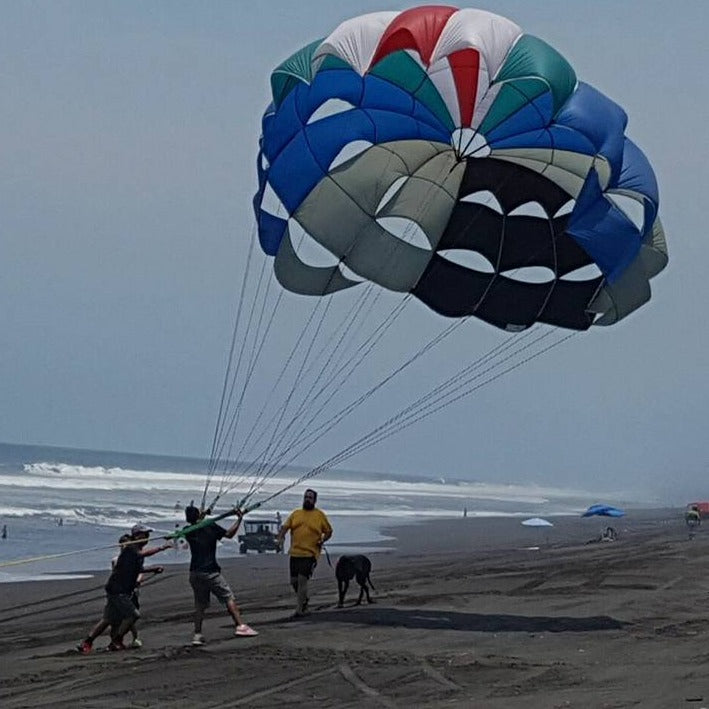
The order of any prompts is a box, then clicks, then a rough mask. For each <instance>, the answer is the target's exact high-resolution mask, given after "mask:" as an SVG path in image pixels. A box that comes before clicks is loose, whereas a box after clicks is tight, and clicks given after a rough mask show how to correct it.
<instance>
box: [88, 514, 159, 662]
mask: <svg viewBox="0 0 709 709" xmlns="http://www.w3.org/2000/svg"><path fill="white" fill-rule="evenodd" d="M152 531H153V530H152V529H151V528H150V527H146V526H144V525H142V524H136V525H134V526H133V528H132V529H131V532H130V536H129V538H128V539H127V540H126V541H124V542H123V544H122V548H121V552H120V554H119V555H118V558H117V559H116V563H115V565H114V566H113V571H112V572H111V575H110V576H109V578H108V581H107V582H106V586H105V588H106V606H105V608H104V611H103V618H102V619H101V620H100V621H99V622H98V623H96V625H95V626H94V627H93V629H92V630H91V632H90V633H89V634H88V635H87V636H86V638H85V639H84V640H83V641H82V642H81V643H80V644H79V646H78V650H79V652H81V653H82V654H84V655H88V654H89V653H90V652H91V650H92V648H93V644H94V640H96V638H97V637H98V636H99V635H101V633H103V631H104V630H105V629H106V628H107V627H108V626H109V625H110V626H111V642H110V643H109V645H108V649H109V650H125V645H124V644H123V637H124V636H125V634H126V633H127V632H128V631H129V630H131V628H132V627H133V626H134V625H135V622H136V621H137V620H138V618H139V617H140V612H139V611H138V609H137V607H136V605H135V603H134V598H133V594H134V593H135V589H136V586H137V585H138V578H139V577H140V575H141V574H142V573H155V574H160V573H162V571H163V568H162V566H151V567H148V568H144V567H143V562H144V560H145V559H146V558H147V557H149V556H153V554H157V553H159V552H161V551H164V550H165V549H170V548H171V547H172V545H171V544H163V545H162V546H159V547H151V548H150V549H146V548H145V546H146V544H147V543H148V540H149V538H150V532H152ZM122 538H123V537H122Z"/></svg>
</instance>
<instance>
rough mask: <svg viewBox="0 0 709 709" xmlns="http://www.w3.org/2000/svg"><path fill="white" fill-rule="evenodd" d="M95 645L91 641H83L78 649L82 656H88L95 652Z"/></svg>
mask: <svg viewBox="0 0 709 709" xmlns="http://www.w3.org/2000/svg"><path fill="white" fill-rule="evenodd" d="M93 647H94V646H93V643H92V642H91V641H90V640H82V641H81V642H80V643H79V644H78V645H77V646H76V649H77V650H78V651H79V652H80V653H81V654H82V655H88V654H89V653H90V652H91V650H93Z"/></svg>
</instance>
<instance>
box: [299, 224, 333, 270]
mask: <svg viewBox="0 0 709 709" xmlns="http://www.w3.org/2000/svg"><path fill="white" fill-rule="evenodd" d="M288 233H289V235H290V240H291V244H292V246H293V250H294V251H295V253H296V255H297V256H298V258H299V259H300V260H301V261H302V262H303V263H304V264H306V265H307V266H316V267H320V268H323V267H325V268H332V267H333V266H337V264H338V263H339V259H338V258H337V256H335V255H334V254H332V253H330V251H328V250H327V249H326V248H325V247H324V246H323V245H322V244H320V243H318V241H317V240H316V239H315V238H313V237H312V236H311V235H310V234H309V233H308V232H307V231H305V229H303V227H302V226H301V225H300V224H299V223H298V222H297V221H296V220H295V219H292V218H291V219H289V220H288Z"/></svg>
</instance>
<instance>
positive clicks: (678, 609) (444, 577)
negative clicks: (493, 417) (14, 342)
mask: <svg viewBox="0 0 709 709" xmlns="http://www.w3.org/2000/svg"><path fill="white" fill-rule="evenodd" d="M554 521H555V527H554V528H553V529H552V530H551V531H550V532H549V534H548V538H547V535H546V534H545V532H544V530H537V529H526V528H524V527H521V526H520V524H519V520H510V519H495V520H489V519H487V520H476V519H472V518H467V519H463V518H460V519H457V520H446V521H437V522H430V523H426V524H423V525H418V526H414V527H399V528H396V529H394V530H392V533H393V534H394V535H396V536H397V543H396V546H397V551H395V552H383V553H379V554H375V555H372V560H373V564H374V570H373V573H372V579H373V581H374V584H375V585H376V592H375V594H374V595H375V597H376V601H377V603H376V604H375V605H371V606H367V605H363V606H360V607H353V606H352V605H351V604H352V603H353V601H354V598H355V593H354V591H353V590H350V594H349V597H348V605H347V607H346V608H345V609H343V610H337V609H336V608H335V607H334V604H335V601H336V590H335V580H334V574H333V571H332V569H330V568H329V567H328V566H327V564H326V562H325V560H324V559H323V560H322V562H321V564H320V565H319V567H318V569H317V571H316V576H315V580H314V583H313V592H312V593H311V605H312V606H313V607H314V610H315V612H314V613H313V614H312V616H310V617H309V618H307V619H305V620H300V621H291V620H288V616H289V615H290V613H291V612H292V610H293V597H292V592H291V591H290V588H289V586H288V583H287V560H286V559H285V558H284V557H283V556H276V555H272V554H268V555H266V554H264V555H253V556H249V557H248V558H247V559H239V560H232V561H231V562H225V563H224V573H225V576H226V577H227V579H228V580H229V581H230V582H231V584H232V586H233V588H234V589H235V591H236V592H237V596H238V599H239V602H240V603H241V605H242V608H243V611H244V615H245V617H246V619H247V621H248V622H249V623H251V624H252V625H253V626H254V627H255V628H256V629H258V630H259V631H260V633H261V634H260V635H259V637H258V638H253V639H246V638H235V637H234V636H233V635H232V628H231V627H230V624H229V622H228V618H227V616H226V614H224V612H223V611H222V610H221V609H220V608H219V607H217V606H213V607H212V609H211V610H210V614H209V616H208V617H207V619H206V621H205V628H204V632H205V635H206V636H207V640H208V644H207V645H206V646H204V647H202V648H193V647H191V646H190V645H189V642H190V640H191V637H192V629H191V624H190V616H191V594H190V590H189V586H188V583H187V574H186V571H185V569H183V568H179V567H178V568H175V567H168V570H167V571H166V573H165V574H164V575H163V576H162V577H158V578H157V579H156V580H155V581H154V582H152V583H150V584H148V585H146V587H145V588H144V589H143V591H142V610H143V620H142V621H141V623H142V625H141V634H142V637H143V640H144V643H145V646H144V647H143V648H142V649H140V650H128V651H125V652H122V653H108V652H101V651H99V650H100V649H101V648H103V647H104V646H105V644H106V642H107V640H106V639H104V638H102V639H100V640H99V641H97V643H96V648H97V650H96V651H94V653H92V654H91V655H89V656H82V655H79V654H78V653H76V652H75V651H72V648H73V647H74V645H75V644H76V642H77V641H78V640H79V639H81V638H82V637H83V636H84V635H85V634H86V632H87V631H88V629H89V627H90V626H91V625H92V624H93V623H94V621H95V620H96V619H97V618H98V617H99V616H100V614H101V610H102V607H103V593H102V586H103V583H104V581H105V578H106V573H105V572H100V573H99V574H98V575H97V576H96V577H95V578H93V579H91V580H85V581H53V582H51V583H24V584H4V585H0V627H2V630H3V633H2V640H3V642H2V643H1V644H0V706H2V707H5V708H7V709H10V708H11V707H12V708H14V707H72V708H75V707H184V706H186V705H193V706H198V707H200V709H211V708H216V707H238V706H249V707H277V706H278V707H283V706H298V705H306V703H307V705H312V706H317V707H482V708H485V709H487V708H490V709H495V708H498V707H499V708H502V707H504V708H505V709H513V708H515V707H542V708H545V709H546V708H552V707H581V708H584V709H586V708H589V709H592V708H594V707H606V708H610V707H613V708H617V707H643V709H646V708H650V707H657V708H659V709H671V708H673V707H687V708H688V709H694V708H697V709H698V708H700V707H705V708H706V707H709V619H707V605H708V603H707V601H708V600H709V599H708V598H707V591H708V590H709V575H708V574H707V569H709V530H703V531H704V533H702V532H701V531H700V533H699V534H698V535H697V537H696V538H695V539H694V540H693V541H691V542H690V541H688V539H687V534H686V530H685V528H684V524H683V522H682V514H681V511H680V510H659V511H653V512H643V513H630V514H629V515H628V517H626V518H624V519H622V520H604V519H591V520H582V519H579V518H562V519H555V520H554ZM609 523H610V524H612V525H613V526H615V527H616V528H617V529H618V530H619V532H620V534H621V536H620V539H619V540H618V541H617V542H613V543H594V544H585V543H584V542H585V541H587V540H589V539H590V538H592V537H594V536H595V535H597V534H598V533H599V532H600V531H601V529H602V527H603V526H605V525H606V524H609ZM705 535H706V539H705V538H704V537H705ZM529 546H540V548H539V549H538V550H532V549H528V548H526V547H529ZM159 558H160V557H159V556H158V557H155V560H156V561H157V560H158V559H159ZM334 561H335V560H334V559H333V564H334Z"/></svg>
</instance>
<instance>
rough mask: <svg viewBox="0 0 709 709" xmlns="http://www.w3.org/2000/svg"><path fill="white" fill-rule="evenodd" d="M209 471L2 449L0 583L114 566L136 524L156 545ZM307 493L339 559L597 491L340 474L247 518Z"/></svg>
mask: <svg viewBox="0 0 709 709" xmlns="http://www.w3.org/2000/svg"><path fill="white" fill-rule="evenodd" d="M207 469H208V464H207V462H206V461H204V460H198V459H188V458H174V457H164V456H152V455H139V454H130V453H114V452H108V451H91V450H73V449H65V448H50V447H39V446H19V445H11V444H1V443H0V528H1V527H2V526H3V525H5V526H6V529H7V538H5V539H1V538H0V582H2V581H12V580H30V579H36V578H42V577H43V576H42V575H43V574H47V573H51V574H57V573H65V574H66V573H70V574H71V573H74V574H76V573H80V572H82V571H87V570H91V569H102V568H106V569H108V568H109V566H110V559H111V557H112V556H113V555H114V554H115V553H116V544H117V541H118V538H119V537H120V535H121V534H123V533H124V532H126V531H128V529H130V527H131V526H132V525H133V524H135V523H136V522H142V523H146V524H149V525H150V526H151V527H153V528H154V529H155V530H156V532H155V533H154V535H153V536H154V537H157V536H160V535H161V534H169V533H170V532H171V531H173V530H174V529H175V527H176V526H177V525H182V524H183V523H184V521H183V520H184V516H183V514H184V513H183V508H184V506H185V505H186V504H189V503H190V501H191V500H195V501H196V502H198V503H199V501H200V500H201V498H202V493H203V490H204V489H205V483H206V481H207ZM302 473H303V471H302V470H295V469H294V470H291V471H289V472H288V473H287V474H286V473H283V474H281V475H279V476H278V477H275V478H273V479H270V480H268V481H266V482H265V483H264V484H263V486H262V488H261V489H260V490H259V491H258V493H257V494H255V495H254V496H253V498H252V500H251V503H253V502H256V501H260V500H263V499H264V498H266V497H267V496H268V495H270V494H271V493H273V492H276V491H277V490H280V489H282V488H283V487H284V486H286V485H288V484H289V483H291V482H292V481H294V480H296V479H297V478H298V477H299V476H300V475H301V474H302ZM253 482H257V483H260V482H261V481H260V480H259V479H258V478H254V477H253V476H252V477H246V478H244V479H243V480H242V481H241V482H239V480H238V479H237V478H235V477H234V476H231V477H229V478H223V477H222V476H221V475H215V476H214V477H213V479H212V480H211V481H210V484H209V487H208V494H207V500H208V501H211V500H212V499H213V498H214V496H215V495H216V491H217V490H218V488H219V485H220V483H221V484H222V485H223V486H224V485H226V486H231V485H234V486H235V487H234V489H233V490H230V491H229V492H228V493H227V494H225V495H224V496H223V497H222V499H221V500H220V501H219V503H218V504H217V506H216V507H215V513H219V512H220V511H225V510H226V509H228V508H229V507H233V506H234V505H235V504H237V503H238V502H239V501H240V500H241V499H242V497H243V495H244V494H245V493H246V491H247V490H248V489H249V488H250V486H251V484H252V483H253ZM236 483H239V484H236ZM308 486H311V487H314V488H315V489H317V491H318V495H319V498H318V506H319V507H321V508H322V509H323V510H325V511H326V512H327V514H328V516H329V518H330V519H331V521H332V524H333V527H334V529H335V534H334V535H333V539H332V540H331V542H330V543H329V545H328V546H329V548H330V549H331V550H332V551H334V552H335V553H342V552H344V551H345V550H347V549H349V548H350V547H352V546H353V545H358V546H359V545H365V546H366V545H367V544H374V543H378V544H380V543H382V541H384V540H386V538H387V537H386V534H385V532H384V530H385V529H386V528H390V527H392V526H395V525H397V524H402V523H410V522H412V521H415V520H422V519H430V518H434V517H439V518H440V517H450V518H453V517H460V516H461V515H462V514H463V510H466V511H467V515H468V516H471V517H472V516H480V517H485V516H501V515H504V516H554V515H568V514H578V513H579V512H580V511H582V510H583V509H585V508H586V507H587V506H588V505H589V504H592V503H593V502H596V501H597V498H596V497H594V494H593V493H591V492H583V491H575V490H564V489H561V488H550V487H539V486H534V485H528V486H525V485H512V484H510V485H507V484H497V483H489V482H482V481H481V482H469V481H457V480H448V479H444V478H431V479H426V478H421V477H419V478H407V477H404V476H401V475H398V476H392V475H389V476H388V475H383V474H371V473H359V472H355V471H342V472H336V473H335V472H329V473H327V474H326V475H323V476H322V477H317V478H315V479H313V480H310V481H308V482H307V483H303V484H299V485H297V486H295V487H294V488H292V489H291V490H288V491H286V492H284V493H283V494H281V495H278V496H277V497H276V498H275V499H273V500H271V501H269V502H268V503H266V504H264V505H263V507H262V508H260V509H258V510H256V511H254V512H252V513H250V515H249V516H250V517H251V518H252V519H254V518H258V517H266V518H275V516H276V513H280V514H281V516H282V518H283V519H285V517H286V516H287V514H288V513H289V512H290V511H291V510H292V509H294V508H295V507H298V506H299V505H300V502H301V500H302V494H303V490H304V489H305V488H306V487H308ZM249 516H247V519H248V518H249ZM219 554H220V556H221V557H227V556H237V557H238V556H239V553H238V545H237V543H236V541H235V540H234V541H229V542H225V543H224V544H223V545H222V547H221V549H220V551H219ZM48 557H49V558H48ZM30 559H34V561H29V560H30ZM160 560H161V563H181V562H184V561H187V560H188V554H187V553H186V552H185V551H179V550H176V551H174V552H173V551H169V552H166V553H163V554H162V555H161V556H160Z"/></svg>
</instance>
